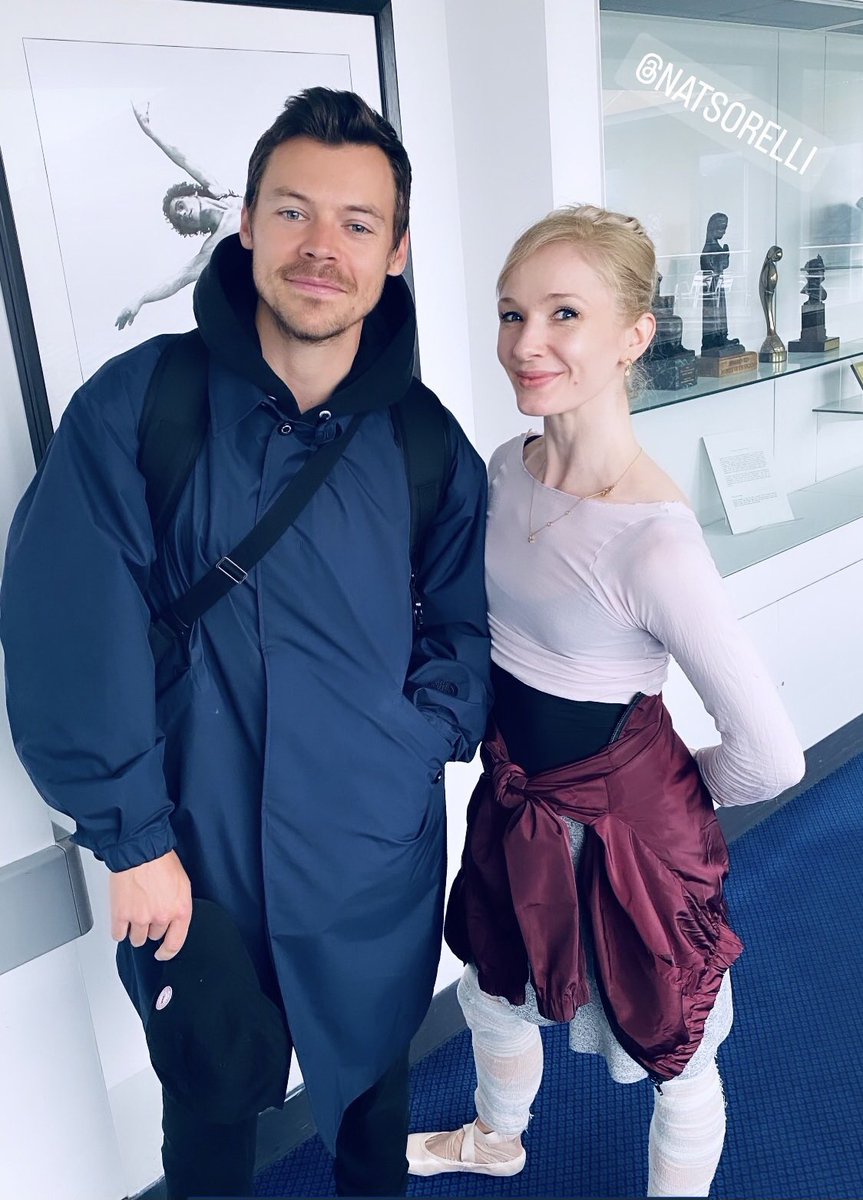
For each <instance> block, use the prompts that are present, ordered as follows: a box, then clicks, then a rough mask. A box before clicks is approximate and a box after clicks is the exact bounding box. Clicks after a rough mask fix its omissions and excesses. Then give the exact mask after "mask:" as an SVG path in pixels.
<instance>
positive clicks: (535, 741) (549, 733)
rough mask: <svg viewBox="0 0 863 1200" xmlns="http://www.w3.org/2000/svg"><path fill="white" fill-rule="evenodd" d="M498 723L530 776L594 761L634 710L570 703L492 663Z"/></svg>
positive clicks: (512, 754)
mask: <svg viewBox="0 0 863 1200" xmlns="http://www.w3.org/2000/svg"><path fill="white" fill-rule="evenodd" d="M491 679H492V685H493V687H494V696H495V699H494V714H493V715H494V719H495V722H496V724H497V727H498V729H499V730H500V732H501V734H502V735H503V739H504V741H505V742H506V745H507V749H508V750H509V754H510V758H511V759H512V761H513V762H515V763H518V765H519V766H520V767H521V768H522V770H523V771H524V772H525V774H527V775H536V774H537V773H538V772H540V771H550V770H552V769H553V768H554V767H562V766H563V765H564V764H565V763H571V762H578V761H579V760H580V759H582V758H590V756H591V754H596V752H597V751H598V750H601V749H602V748H603V746H607V745H608V743H609V742H610V741H611V740H612V736H613V735H614V732H615V729H616V726H617V724H618V722H619V721H620V718H621V717H622V716H623V714H624V713H625V712H626V710H627V708H628V707H629V705H626V704H603V703H602V702H600V701H597V700H566V699H564V698H563V697H562V696H551V695H549V694H548V693H547V692H540V691H537V689H536V688H532V687H529V686H528V685H527V684H526V683H521V681H520V680H518V679H516V678H515V676H513V675H510V674H509V672H508V671H504V670H503V668H502V667H499V666H497V665H496V664H495V663H492V667H491Z"/></svg>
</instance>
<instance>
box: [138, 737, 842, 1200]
mask: <svg viewBox="0 0 863 1200" xmlns="http://www.w3.org/2000/svg"><path fill="white" fill-rule="evenodd" d="M861 752H863V715H861V716H859V717H855V718H854V720H853V721H849V722H848V724H847V725H843V726H842V728H841V729H837V730H836V731H835V732H834V733H831V734H829V735H828V736H827V737H826V738H824V739H823V740H822V741H820V742H817V743H816V744H815V745H814V746H811V747H810V748H809V749H808V750H807V751H806V774H805V775H804V776H803V778H802V779H801V781H800V783H798V784H796V785H795V786H794V787H793V788H789V789H788V790H787V791H785V792H783V793H782V795H781V796H777V797H776V799H775V800H766V801H765V802H764V803H763V804H748V805H743V806H741V807H739V808H720V809H719V810H718V811H717V818H718V820H719V824H720V825H721V827H722V831H723V833H724V834H725V837H726V840H727V841H729V842H734V841H736V840H737V838H739V837H741V836H742V835H743V834H744V833H746V832H747V831H748V830H750V829H753V828H754V827H755V826H756V825H758V824H760V823H761V822H762V821H763V820H765V818H767V817H769V816H770V815H771V814H772V813H774V812H776V810H777V809H779V808H782V807H783V806H784V805H786V804H788V803H789V801H791V800H793V799H794V798H795V797H796V796H799V795H800V794H801V793H802V792H805V791H808V789H809V788H811V787H814V786H815V784H816V783H820V782H821V780H822V779H825V778H826V777H827V776H828V775H830V774H832V773H833V772H834V771H836V770H838V768H839V767H841V766H843V765H844V764H845V763H846V762H848V761H849V760H850V759H852V758H854V757H855V756H856V755H858V754H860V753H861ZM455 991H456V985H455V984H454V983H451V984H450V985H449V986H448V987H446V988H443V989H442V991H440V992H438V993H437V995H436V996H435V997H434V999H433V1000H432V1002H431V1006H430V1007H429V1011H428V1014H427V1016H426V1019H425V1020H424V1021H423V1023H422V1025H421V1026H420V1029H419V1032H418V1033H417V1035H416V1037H415V1038H414V1040H413V1042H412V1043H411V1054H410V1059H411V1065H413V1064H414V1063H416V1062H419V1060H420V1059H422V1058H425V1056H426V1055H427V1054H431V1053H432V1051H433V1050H436V1049H437V1048H438V1046H441V1045H443V1043H444V1042H447V1041H449V1039H450V1038H452V1037H455V1036H456V1034H458V1033H461V1031H462V1030H463V1029H465V1028H466V1026H465V1022H464V1017H463V1016H462V1012H461V1008H460V1007H459V1003H458V1000H457V999H456V994H455ZM314 1133H315V1124H314V1121H313V1120H312V1114H311V1110H310V1108H309V1104H308V1100H307V1099H306V1092H305V1088H304V1087H303V1086H302V1084H301V1085H300V1086H299V1087H298V1088H296V1089H295V1090H294V1091H293V1092H291V1094H290V1095H289V1096H288V1098H287V1100H286V1101H285V1106H284V1108H283V1109H282V1110H281V1111H278V1110H276V1109H269V1110H268V1111H267V1112H265V1113H262V1115H261V1118H260V1121H259V1123H258V1152H257V1169H258V1170H261V1169H262V1168H263V1167H266V1166H269V1165H270V1163H273V1162H277V1161H278V1160H279V1159H280V1158H284V1156H285V1155H286V1154H290V1152H291V1151H292V1150H294V1149H295V1148H296V1147H297V1146H299V1145H300V1144H301V1143H302V1142H304V1141H305V1140H306V1139H307V1138H310V1137H312V1136H313V1134H314ZM137 1200H165V1185H164V1180H159V1182H158V1183H156V1184H154V1185H153V1186H152V1187H150V1188H147V1190H146V1191H144V1192H141V1193H140V1195H139V1196H138V1198H137Z"/></svg>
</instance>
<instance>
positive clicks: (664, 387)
mask: <svg viewBox="0 0 863 1200" xmlns="http://www.w3.org/2000/svg"><path fill="white" fill-rule="evenodd" d="M661 284H662V276H661V275H659V276H658V277H657V280H656V293H655V295H654V297H653V304H652V306H651V307H652V309H653V315H654V316H655V317H656V333H655V334H654V335H653V341H652V342H651V343H650V345H649V346H648V348H647V350H646V351H645V353H644V354H643V355H642V357H641V362H640V363H639V366H641V367H642V369H643V370H644V373H645V375H646V376H647V380H648V383H647V386H648V387H650V388H653V389H654V390H655V391H657V392H663V391H669V392H675V391H678V390H679V389H680V388H687V387H692V385H693V384H694V383H697V381H698V368H697V367H696V365H695V351H694V350H687V349H686V347H685V346H684V345H683V344H682V342H683V321H682V320H681V319H680V317H678V316H675V314H674V296H663V295H662V294H661V292H660V287H661Z"/></svg>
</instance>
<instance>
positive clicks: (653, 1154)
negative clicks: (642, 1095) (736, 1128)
mask: <svg viewBox="0 0 863 1200" xmlns="http://www.w3.org/2000/svg"><path fill="white" fill-rule="evenodd" d="M724 1141H725V1098H724V1096H723V1094H722V1080H721V1079H720V1078H719V1071H718V1069H717V1067H716V1062H715V1060H714V1061H713V1062H712V1063H711V1064H710V1066H709V1067H707V1068H705V1070H703V1071H701V1072H699V1074H698V1075H694V1076H693V1077H692V1078H691V1079H672V1080H670V1081H669V1082H668V1083H663V1084H662V1094H661V1095H660V1094H659V1092H657V1093H656V1095H655V1097H654V1104H653V1117H652V1119H651V1122H650V1138H649V1140H648V1162H649V1174H648V1181H647V1194H648V1196H706V1195H708V1193H709V1191H710V1185H711V1183H712V1182H713V1176H714V1175H715V1173H716V1168H717V1166H718V1165H719V1158H720V1155H721V1154H722V1144H723V1142H724Z"/></svg>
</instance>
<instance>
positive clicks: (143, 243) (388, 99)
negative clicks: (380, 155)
mask: <svg viewBox="0 0 863 1200" xmlns="http://www.w3.org/2000/svg"><path fill="white" fill-rule="evenodd" d="M6 25H7V26H10V25H11V27H12V28H11V30H10V31H9V32H8V33H7V36H6V37H5V38H4V41H3V43H2V44H0V77H2V78H3V79H4V88H3V90H2V91H0V294H2V299H3V302H4V304H5V308H6V312H7V316H8V321H9V330H10V336H11V341H12V349H13V354H14V357H15V364H16V368H17V373H18V379H19V382H20V386H21V393H22V397H23V402H24V408H25V413H26V417H27V424H28V428H29V432H30V440H31V444H32V447H33V455H34V459H35V461H36V464H37V465H38V463H39V462H40V460H41V458H42V456H43V454H44V453H45V450H46V449H47V446H48V443H49V441H50V439H51V436H52V434H53V431H54V428H55V427H56V424H57V421H58V420H59V418H60V416H61V415H62V412H63V410H64V408H65V406H66V404H67V403H68V401H69V399H70V398H71V396H72V394H73V392H74V391H75V390H76V388H77V387H79V386H80V384H81V383H82V382H83V381H84V380H85V379H87V378H89V377H90V375H92V374H93V373H94V371H95V370H96V369H98V367H99V366H100V365H101V364H102V363H103V362H104V361H106V360H107V359H109V358H111V357H113V356H114V355H116V354H119V353H122V352H123V351H124V350H127V349H129V348H131V346H133V345H136V344H137V343H138V342H141V341H144V340H145V339H146V338H148V337H151V336H154V335H155V334H157V333H169V332H179V331H181V330H183V329H188V328H190V327H191V325H192V324H193V316H192V310H191V294H192V290H193V288H192V287H191V286H188V285H187V284H182V285H180V286H177V287H176V288H175V290H174V291H172V292H170V293H169V294H167V295H164V296H162V295H159V296H158V297H157V299H156V300H155V301H147V300H144V301H143V303H142V304H140V305H139V304H138V300H139V299H140V298H141V297H142V296H148V295H151V294H152V293H153V292H160V291H163V290H164V289H165V287H174V285H175V284H177V283H178V281H179V279H180V278H181V276H182V277H183V278H185V276H184V275H183V271H184V268H185V266H186V265H187V264H188V263H189V261H191V260H190V255H191V256H192V257H195V251H196V249H197V246H196V245H195V244H194V243H197V245H198V246H200V245H201V244H202V243H201V240H200V238H198V237H193V236H192V235H191V234H187V233H183V234H182V236H183V238H184V239H185V242H186V243H193V244H192V245H184V243H183V242H181V241H180V238H178V237H177V236H176V235H177V233H179V232H181V231H180V230H178V229H177V228H176V225H175V224H174V223H169V222H171V218H170V217H169V216H168V201H167V197H168V190H166V185H167V186H168V188H170V187H176V186H177V183H179V182H182V181H183V180H185V182H186V186H187V187H189V188H194V187H196V186H200V184H199V183H197V182H196V181H200V180H201V179H203V180H204V181H205V182H209V180H210V179H211V178H213V179H215V178H218V179H219V180H220V181H222V182H221V185H220V186H221V191H220V192H219V193H218V195H219V196H220V198H222V199H224V203H225V205H226V206H227V207H230V208H231V209H232V212H231V218H232V220H234V221H237V220H238V216H239V209H240V206H241V202H242V200H241V198H242V193H243V190H244V185H245V168H246V163H247V160H248V156H249V154H250V153H251V150H252V147H253V146H254V143H255V141H256V140H257V137H258V136H259V135H260V134H261V133H262V132H263V131H264V129H265V128H267V127H268V126H269V124H271V123H272V121H273V120H274V119H275V117H276V116H277V114H278V111H279V109H280V107H281V105H282V104H283V103H284V100H285V99H286V98H287V96H288V95H291V94H294V93H295V92H297V91H300V90H302V88H304V87H310V86H315V85H317V84H322V85H324V86H329V87H336V88H348V89H350V90H353V91H356V92H358V93H359V94H360V95H361V96H363V98H364V99H366V100H367V101H368V102H369V103H370V104H371V105H372V106H373V107H374V108H376V109H377V110H378V111H380V112H381V113H382V114H383V115H384V116H385V117H386V119H387V120H388V121H389V122H390V124H392V125H393V127H394V128H395V130H396V132H397V133H400V130H401V122H400V114H399V103H398V79H397V71H396V60H395V46H394V36H393V18H392V5H391V0H257V2H254V3H253V2H252V0H123V3H122V4H121V5H120V4H117V3H116V0H76V4H75V5H73V6H70V5H68V4H66V3H65V0H29V3H28V5H26V6H20V8H19V11H18V12H17V13H16V15H15V16H11V15H10V16H9V17H8V18H6ZM142 134H146V136H141V135H142ZM201 164H202V165H201ZM190 168H191V169H190ZM171 178H173V179H174V183H170V184H169V179H171ZM163 206H164V216H165V217H168V221H167V222H166V221H165V220H164V219H163V212H162V211H160V209H163ZM172 224H173V227H172ZM225 228H226V229H227V228H228V227H227V225H226V226H225ZM195 232H196V233H201V234H202V237H203V238H204V240H207V231H195ZM159 281H165V282H164V283H160V282H159ZM152 284H156V285H157V286H155V287H153V286H151V285H152ZM130 314H131V316H130ZM124 318H125V319H124Z"/></svg>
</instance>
